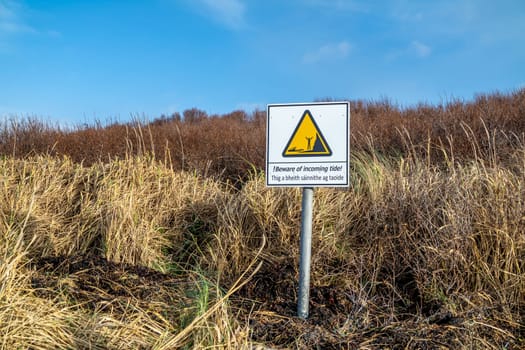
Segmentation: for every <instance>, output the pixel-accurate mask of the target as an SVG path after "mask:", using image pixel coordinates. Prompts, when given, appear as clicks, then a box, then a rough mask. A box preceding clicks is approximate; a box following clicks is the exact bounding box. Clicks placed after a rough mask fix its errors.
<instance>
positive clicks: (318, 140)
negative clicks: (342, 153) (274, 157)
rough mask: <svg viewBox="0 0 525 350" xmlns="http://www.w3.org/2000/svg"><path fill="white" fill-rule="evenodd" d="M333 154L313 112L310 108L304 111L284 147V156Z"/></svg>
mask: <svg viewBox="0 0 525 350" xmlns="http://www.w3.org/2000/svg"><path fill="white" fill-rule="evenodd" d="M331 155H332V150H330V147H329V146H328V143H327V142H326V140H325V138H324V136H323V134H322V133H321V130H319V127H318V126H317V123H316V122H315V120H314V118H313V117H312V113H311V112H310V111H309V110H306V111H304V113H303V116H302V117H301V120H300V121H299V123H298V124H297V126H296V128H295V130H294V132H293V134H292V136H291V137H290V140H289V141H288V143H287V144H286V147H285V148H284V151H283V157H313V156H316V157H318V156H331Z"/></svg>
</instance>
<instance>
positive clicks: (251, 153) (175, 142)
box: [0, 89, 525, 181]
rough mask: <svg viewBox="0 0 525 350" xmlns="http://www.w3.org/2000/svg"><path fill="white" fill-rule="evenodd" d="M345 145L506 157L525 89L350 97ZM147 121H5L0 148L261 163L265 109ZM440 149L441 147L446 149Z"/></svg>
mask: <svg viewBox="0 0 525 350" xmlns="http://www.w3.org/2000/svg"><path fill="white" fill-rule="evenodd" d="M350 106H351V107H350V109H351V147H352V148H353V149H354V150H361V151H363V150H366V151H373V152H379V153H380V154H383V155H385V156H389V157H392V156H393V157H399V156H406V155H414V156H418V157H424V158H425V159H427V161H429V162H431V163H433V164H439V163H442V162H448V161H460V160H469V159H471V160H472V159H477V158H480V157H481V158H484V159H490V160H491V161H496V162H500V161H503V162H508V157H507V155H508V154H510V153H512V152H511V150H512V148H513V147H515V146H516V144H518V143H520V142H521V141H522V140H523V137H524V135H525V89H522V90H517V91H515V92H512V93H508V94H502V93H492V94H482V95H479V96H477V97H476V98H475V99H474V100H473V101H469V102H466V101H462V100H457V99H456V100H451V101H449V102H447V103H443V104H441V105H437V106H432V105H428V104H419V105H417V106H415V107H409V108H400V107H399V106H396V105H394V104H392V103H391V102H389V101H388V100H381V101H351V102H350ZM183 116H184V118H181V116H180V114H178V113H175V114H173V115H172V116H171V117H166V116H161V117H160V118H158V119H155V120H153V121H152V122H144V121H134V122H130V123H112V124H109V125H105V126H103V125H101V123H99V122H96V123H95V124H94V125H83V126H78V127H76V128H73V129H71V130H63V129H60V128H59V127H56V126H52V125H50V124H48V123H45V122H42V121H39V120H38V119H36V118H28V119H25V120H21V121H13V120H12V121H10V122H5V123H4V124H2V125H1V128H0V136H1V139H0V154H3V155H15V156H17V157H25V156H27V155H35V154H43V153H44V154H52V155H67V156H69V157H70V158H71V159H72V160H73V161H75V162H83V164H84V165H90V164H93V163H94V162H96V161H98V160H102V161H105V162H107V161H109V160H110V159H113V158H123V157H126V155H140V154H145V153H149V154H153V155H154V156H155V157H156V158H157V159H158V160H161V161H164V162H166V164H170V166H171V167H172V168H173V169H175V170H181V169H183V170H189V171H196V172H197V173H200V174H204V175H207V176H217V177H220V178H222V179H230V180H234V181H238V180H239V179H240V180H243V181H244V180H245V179H246V176H247V173H248V171H249V170H250V169H263V168H264V156H265V137H266V136H265V119H266V112H264V111H255V112H253V113H251V114H248V113H246V112H245V111H234V112H231V113H229V114H225V115H222V116H216V115H214V116H208V115H207V114H206V112H204V111H202V110H199V109H197V108H192V109H189V110H186V111H184V113H183ZM443 149H446V150H447V152H446V154H444V152H443Z"/></svg>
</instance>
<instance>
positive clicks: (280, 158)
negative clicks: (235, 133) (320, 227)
mask: <svg viewBox="0 0 525 350" xmlns="http://www.w3.org/2000/svg"><path fill="white" fill-rule="evenodd" d="M266 133H267V134H266V186H268V187H303V198H302V208H301V239H300V262H299V293H298V301H297V315H298V316H299V317H300V318H303V319H306V318H308V313H309V299H310V264H311V251H312V212H313V192H314V187H348V186H349V175H348V173H349V159H350V147H349V142H350V137H349V134H350V108H349V104H348V102H326V103H309V104H306V103H301V104H271V105H268V111H267V124H266Z"/></svg>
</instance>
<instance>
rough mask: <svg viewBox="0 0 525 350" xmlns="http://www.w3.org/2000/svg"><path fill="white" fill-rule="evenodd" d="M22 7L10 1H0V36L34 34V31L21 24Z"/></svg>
mask: <svg viewBox="0 0 525 350" xmlns="http://www.w3.org/2000/svg"><path fill="white" fill-rule="evenodd" d="M21 11H22V6H21V5H20V4H19V3H18V2H16V1H12V0H0V35H13V34H19V33H35V32H36V31H35V30H34V29H33V28H31V27H30V26H28V25H27V24H25V23H23V21H22V20H21V18H20V13H21Z"/></svg>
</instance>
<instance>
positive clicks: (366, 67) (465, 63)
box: [0, 0, 525, 124]
mask: <svg viewBox="0 0 525 350" xmlns="http://www.w3.org/2000/svg"><path fill="white" fill-rule="evenodd" d="M524 67H525V1H524V0H498V1H494V0H444V1H439V0H433V1H426V0H419V1H415V0H393V1H380V0H377V1H373V0H371V1H362V0H331V1H330V0H149V1H136V0H128V1H120V0H113V1H99V0H90V1H84V0H78V1H71V0H68V1H65V0H62V1H51V0H48V1H30V0H25V1H24V0H0V116H3V118H6V117H7V118H9V117H12V116H18V117H20V116H37V117H39V118H42V119H44V120H50V121H57V122H60V123H69V124H75V123H85V122H88V123H90V122H93V121H94V120H99V121H106V120H119V121H127V120H129V119H130V116H131V115H142V116H146V117H147V118H149V119H153V118H155V117H158V116H159V115H161V114H163V113H164V114H170V113H173V112H176V111H178V112H182V111H184V110H185V109H188V108H192V107H197V108H200V109H203V110H205V111H206V112H208V113H209V114H214V113H218V114H223V113H227V112H231V111H233V110H236V109H244V110H246V111H249V112H250V111H252V110H254V109H255V108H259V109H264V108H265V107H266V104H268V103H285V102H308V101H313V100H316V99H323V98H334V99H352V100H355V99H364V100H379V99H384V98H388V99H389V100H390V101H392V102H393V103H396V104H398V105H400V106H402V107H405V106H411V105H414V104H417V103H419V102H422V103H431V104H440V103H446V102H447V101H450V100H451V99H454V98H460V99H464V100H471V99H472V98H473V97H474V96H475V94H476V93H490V92H493V91H496V90H497V91H501V92H509V91H514V90H516V89H518V88H522V87H525V68H524Z"/></svg>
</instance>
